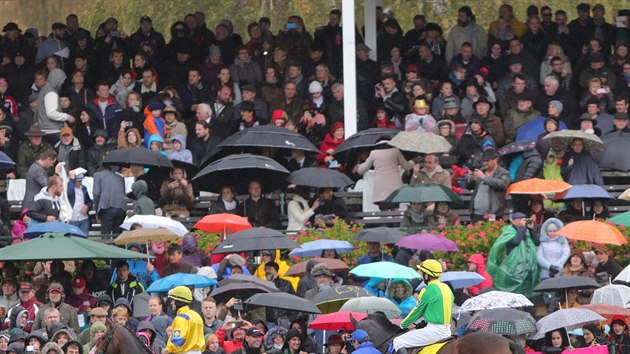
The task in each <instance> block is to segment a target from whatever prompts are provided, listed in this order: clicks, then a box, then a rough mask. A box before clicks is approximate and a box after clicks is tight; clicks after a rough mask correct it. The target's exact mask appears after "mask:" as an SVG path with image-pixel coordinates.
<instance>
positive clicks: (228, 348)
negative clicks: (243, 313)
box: [215, 321, 253, 354]
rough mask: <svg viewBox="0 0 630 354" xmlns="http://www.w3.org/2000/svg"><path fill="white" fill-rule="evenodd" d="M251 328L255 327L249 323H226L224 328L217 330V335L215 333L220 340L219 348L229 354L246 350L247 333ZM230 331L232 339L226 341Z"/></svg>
mask: <svg viewBox="0 0 630 354" xmlns="http://www.w3.org/2000/svg"><path fill="white" fill-rule="evenodd" d="M251 327H253V325H252V324H251V323H249V322H248V321H235V322H233V321H229V322H225V323H224V324H223V326H221V328H219V329H218V330H217V333H215V334H216V335H217V338H218V339H219V346H220V347H221V348H223V349H224V350H225V352H226V353H228V354H230V353H232V352H234V351H236V350H239V349H242V348H244V347H243V341H244V340H245V332H247V330H248V329H249V328H251ZM228 331H230V332H229V336H230V338H231V339H230V340H225V339H226V338H225V337H226V335H227V334H228Z"/></svg>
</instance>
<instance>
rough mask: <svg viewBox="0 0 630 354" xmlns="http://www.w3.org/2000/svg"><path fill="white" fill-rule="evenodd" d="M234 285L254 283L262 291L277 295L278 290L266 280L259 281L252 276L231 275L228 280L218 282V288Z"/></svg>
mask: <svg viewBox="0 0 630 354" xmlns="http://www.w3.org/2000/svg"><path fill="white" fill-rule="evenodd" d="M236 283H254V284H256V285H258V286H260V287H262V288H264V289H266V290H267V291H266V292H268V293H277V292H279V291H280V290H278V288H277V287H276V285H275V284H274V283H272V282H270V281H268V280H263V279H260V278H259V277H256V276H253V275H245V274H232V275H230V277H229V278H226V279H223V280H221V281H220V282H219V284H218V286H219V287H224V286H227V285H230V284H236Z"/></svg>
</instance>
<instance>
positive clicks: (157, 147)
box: [147, 134, 167, 155]
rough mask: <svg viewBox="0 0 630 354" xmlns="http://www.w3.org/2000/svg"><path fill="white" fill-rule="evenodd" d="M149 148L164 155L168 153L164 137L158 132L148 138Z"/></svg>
mask: <svg viewBox="0 0 630 354" xmlns="http://www.w3.org/2000/svg"><path fill="white" fill-rule="evenodd" d="M147 145H148V147H149V150H151V151H155V152H159V153H160V154H162V155H167V154H166V151H164V138H162V137H161V136H160V135H158V134H152V135H151V136H150V137H149V140H147Z"/></svg>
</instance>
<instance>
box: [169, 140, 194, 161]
mask: <svg viewBox="0 0 630 354" xmlns="http://www.w3.org/2000/svg"><path fill="white" fill-rule="evenodd" d="M171 142H172V145H173V151H172V152H170V153H169V154H168V158H169V160H178V161H182V162H187V163H193V158H192V153H191V152H190V150H188V149H186V139H185V138H184V136H183V135H179V134H178V135H175V136H173V137H172V138H171Z"/></svg>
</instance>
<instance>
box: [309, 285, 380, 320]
mask: <svg viewBox="0 0 630 354" xmlns="http://www.w3.org/2000/svg"><path fill="white" fill-rule="evenodd" d="M363 296H373V295H372V293H371V292H369V291H367V290H365V289H364V288H362V287H360V286H354V285H335V286H333V287H331V288H328V289H326V290H324V291H322V292H319V293H317V295H315V296H314V297H313V299H312V300H311V301H313V302H314V303H315V304H316V305H317V307H318V308H319V309H320V311H321V312H322V313H331V312H337V311H339V309H340V308H341V306H343V304H344V303H345V302H346V301H348V300H350V299H353V298H355V297H363Z"/></svg>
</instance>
